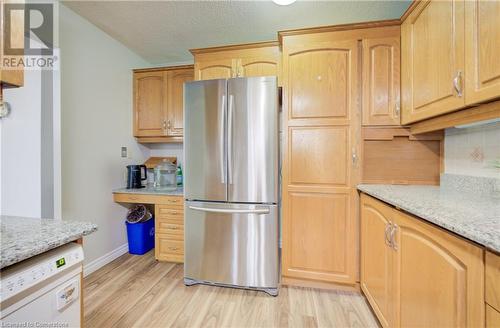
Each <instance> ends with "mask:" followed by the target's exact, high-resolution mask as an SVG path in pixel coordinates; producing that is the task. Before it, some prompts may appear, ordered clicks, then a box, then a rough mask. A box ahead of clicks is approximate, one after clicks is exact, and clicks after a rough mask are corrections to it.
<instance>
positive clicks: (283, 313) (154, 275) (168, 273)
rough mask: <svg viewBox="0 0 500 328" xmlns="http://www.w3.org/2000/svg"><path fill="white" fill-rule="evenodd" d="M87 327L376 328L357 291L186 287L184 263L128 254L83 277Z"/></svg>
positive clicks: (147, 255) (366, 306) (376, 324)
mask: <svg viewBox="0 0 500 328" xmlns="http://www.w3.org/2000/svg"><path fill="white" fill-rule="evenodd" d="M84 284H85V285H84V313H85V319H84V326H85V327H377V326H378V323H377V321H376V319H375V318H374V317H373V315H372V313H371V311H370V309H369V308H368V305H367V303H366V301H365V300H364V298H363V297H362V296H361V295H359V294H355V293H348V292H340V291H339V292H336V291H328V290H319V289H312V288H300V287H282V288H281V289H280V294H279V296H278V297H271V296H268V295H266V294H264V293H262V292H255V291H246V290H240V289H233V288H218V287H212V286H202V285H198V286H191V287H186V286H184V283H183V267H182V265H179V264H175V263H164V262H157V261H155V259H154V254H153V252H149V253H148V254H146V255H144V256H134V255H130V254H126V255H123V256H121V257H120V258H118V259H116V260H115V261H113V262H111V263H110V264H108V265H106V266H104V267H103V268H101V269H100V270H98V271H96V272H94V273H92V274H90V275H89V276H88V277H86V278H85V280H84Z"/></svg>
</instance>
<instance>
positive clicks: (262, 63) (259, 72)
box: [238, 46, 279, 77]
mask: <svg viewBox="0 0 500 328" xmlns="http://www.w3.org/2000/svg"><path fill="white" fill-rule="evenodd" d="M245 52H246V53H248V54H249V55H250V56H245ZM239 53H240V54H242V55H243V56H241V58H240V59H239V60H238V76H245V77H253V76H278V61H279V48H278V47H277V46H276V47H269V48H257V49H250V50H241V51H240V52H239Z"/></svg>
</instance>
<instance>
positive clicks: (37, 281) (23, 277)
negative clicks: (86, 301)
mask: <svg viewBox="0 0 500 328" xmlns="http://www.w3.org/2000/svg"><path fill="white" fill-rule="evenodd" d="M82 261H83V249H82V246H81V245H79V244H76V243H69V244H66V245H63V246H61V247H58V248H55V249H53V250H50V251H48V252H46V253H43V254H40V255H37V256H35V257H33V258H30V259H28V260H25V261H22V262H20V263H17V264H14V265H12V266H10V267H7V268H6V269H4V270H2V271H1V272H0V320H1V322H2V327H80V318H81V317H80V316H81V312H80V311H81V302H82V299H81V291H80V286H81V284H80V282H81V272H82Z"/></svg>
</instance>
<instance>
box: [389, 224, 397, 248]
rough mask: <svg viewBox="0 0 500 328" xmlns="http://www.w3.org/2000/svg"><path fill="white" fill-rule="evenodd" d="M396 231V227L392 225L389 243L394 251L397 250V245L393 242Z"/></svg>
mask: <svg viewBox="0 0 500 328" xmlns="http://www.w3.org/2000/svg"><path fill="white" fill-rule="evenodd" d="M396 230H398V225H397V224H393V225H392V229H391V238H390V242H391V245H392V248H394V250H398V245H397V244H396V241H395V240H394V236H395V234H396Z"/></svg>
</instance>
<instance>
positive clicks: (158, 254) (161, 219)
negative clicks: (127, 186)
mask: <svg viewBox="0 0 500 328" xmlns="http://www.w3.org/2000/svg"><path fill="white" fill-rule="evenodd" d="M113 200H114V201H115V202H117V203H125V204H149V205H153V206H154V217H155V251H154V252H155V258H156V259H157V260H158V261H167V262H178V263H183V262H184V199H183V196H181V195H179V196H177V195H175V196H167V195H158V194H130V193H122V192H116V193H113Z"/></svg>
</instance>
